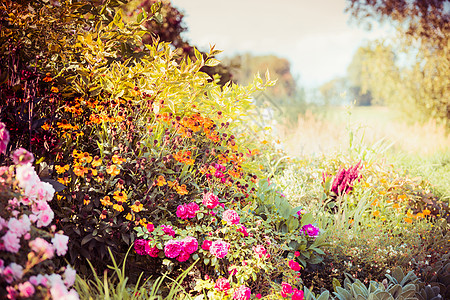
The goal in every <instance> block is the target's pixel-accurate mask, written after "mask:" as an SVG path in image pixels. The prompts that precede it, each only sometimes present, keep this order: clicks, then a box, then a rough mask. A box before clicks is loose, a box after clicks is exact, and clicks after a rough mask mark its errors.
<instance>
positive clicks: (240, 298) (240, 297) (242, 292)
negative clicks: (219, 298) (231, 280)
mask: <svg viewBox="0 0 450 300" xmlns="http://www.w3.org/2000/svg"><path fill="white" fill-rule="evenodd" d="M251 295H252V290H251V289H250V288H249V287H246V286H245V285H241V286H240V287H238V288H236V289H235V290H234V293H233V299H236V300H248V299H250V297H251Z"/></svg>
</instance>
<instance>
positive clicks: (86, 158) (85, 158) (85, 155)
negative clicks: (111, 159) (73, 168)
mask: <svg viewBox="0 0 450 300" xmlns="http://www.w3.org/2000/svg"><path fill="white" fill-rule="evenodd" d="M80 160H81V162H87V163H88V164H89V163H90V162H91V161H92V156H91V155H90V154H89V153H87V152H84V153H83V154H82V155H81V156H80Z"/></svg>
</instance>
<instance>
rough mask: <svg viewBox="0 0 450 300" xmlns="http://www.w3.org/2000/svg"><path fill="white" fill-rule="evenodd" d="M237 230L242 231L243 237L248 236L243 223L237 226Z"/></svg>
mask: <svg viewBox="0 0 450 300" xmlns="http://www.w3.org/2000/svg"><path fill="white" fill-rule="evenodd" d="M237 231H238V232H240V233H242V234H243V235H244V237H247V236H248V232H247V227H245V226H244V225H242V226H241V227H239V228H238V229H237Z"/></svg>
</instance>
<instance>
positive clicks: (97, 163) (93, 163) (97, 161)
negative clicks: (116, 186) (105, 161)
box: [92, 155, 102, 168]
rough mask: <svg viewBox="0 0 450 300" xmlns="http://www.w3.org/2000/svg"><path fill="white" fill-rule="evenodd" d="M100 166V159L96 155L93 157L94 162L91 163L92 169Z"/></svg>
mask: <svg viewBox="0 0 450 300" xmlns="http://www.w3.org/2000/svg"><path fill="white" fill-rule="evenodd" d="M101 164H102V159H101V158H100V157H99V156H98V155H96V156H95V157H94V160H93V161H92V166H93V167H94V168H96V167H98V166H100V165H101Z"/></svg>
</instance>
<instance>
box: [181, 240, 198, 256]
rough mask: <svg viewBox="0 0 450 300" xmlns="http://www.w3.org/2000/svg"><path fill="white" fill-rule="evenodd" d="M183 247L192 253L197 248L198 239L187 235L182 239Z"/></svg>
mask: <svg viewBox="0 0 450 300" xmlns="http://www.w3.org/2000/svg"><path fill="white" fill-rule="evenodd" d="M182 242H183V248H184V251H186V252H187V253H189V254H192V253H194V252H195V251H197V249H198V241H197V239H196V238H195V237H192V236H187V237H185V238H184V239H183V240H182Z"/></svg>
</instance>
